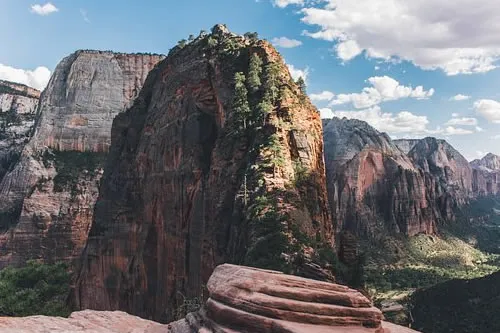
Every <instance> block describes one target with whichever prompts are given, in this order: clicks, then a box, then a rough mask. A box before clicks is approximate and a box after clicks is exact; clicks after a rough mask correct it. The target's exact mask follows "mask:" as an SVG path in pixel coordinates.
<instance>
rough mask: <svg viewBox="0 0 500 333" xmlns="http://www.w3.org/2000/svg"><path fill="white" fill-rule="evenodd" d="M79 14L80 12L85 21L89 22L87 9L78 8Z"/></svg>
mask: <svg viewBox="0 0 500 333" xmlns="http://www.w3.org/2000/svg"><path fill="white" fill-rule="evenodd" d="M80 14H82V18H83V20H84V21H85V22H87V23H90V19H89V16H88V15H87V11H86V10H85V9H82V8H80Z"/></svg>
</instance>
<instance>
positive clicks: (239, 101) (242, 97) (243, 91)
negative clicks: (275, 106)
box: [233, 72, 251, 129]
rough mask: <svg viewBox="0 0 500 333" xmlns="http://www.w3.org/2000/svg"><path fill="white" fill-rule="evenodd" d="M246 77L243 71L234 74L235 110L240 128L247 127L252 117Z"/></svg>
mask: <svg viewBox="0 0 500 333" xmlns="http://www.w3.org/2000/svg"><path fill="white" fill-rule="evenodd" d="M245 82H246V77H245V74H243V73H242V72H238V73H236V74H235V75H234V99H233V111H234V114H235V117H236V120H237V122H238V123H239V125H240V126H241V127H240V128H243V129H246V128H247V125H248V118H249V117H250V112H251V110H250V105H249V104H248V98H247V95H248V90H247V87H246V85H245Z"/></svg>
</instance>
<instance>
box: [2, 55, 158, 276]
mask: <svg viewBox="0 0 500 333" xmlns="http://www.w3.org/2000/svg"><path fill="white" fill-rule="evenodd" d="M162 59H163V56H158V55H147V54H118V53H112V52H99V51H78V52H75V53H74V54H72V55H70V56H68V57H66V58H64V59H63V60H62V61H61V63H60V64H59V65H58V66H57V67H56V69H55V71H54V73H53V75H52V77H51V79H50V81H49V83H48V86H47V88H46V89H45V91H44V92H43V93H42V96H41V99H40V105H39V109H38V113H37V119H36V125H35V128H34V134H33V137H32V138H31V139H30V141H29V142H28V143H27V144H26V146H25V147H24V149H23V151H22V153H21V156H20V158H19V161H18V162H17V163H16V164H15V165H14V166H12V167H11V168H10V171H9V172H8V173H7V174H6V175H5V176H4V177H3V179H2V180H1V183H0V267H2V266H4V265H6V264H12V265H21V264H23V263H24V262H25V261H26V260H27V259H42V260H44V261H47V262H53V261H57V260H71V259H72V258H74V257H75V256H79V255H80V253H81V251H82V249H83V246H84V244H85V241H86V238H87V234H88V230H89V227H90V223H91V221H92V216H93V206H94V203H95V201H96V199H97V195H98V185H99V179H100V177H101V175H102V168H103V164H104V161H105V158H106V155H107V152H108V150H109V145H110V141H111V124H112V120H113V118H114V117H115V116H116V115H117V114H118V113H120V112H122V111H124V110H125V109H126V108H128V107H129V106H130V105H131V104H132V102H133V100H134V98H135V97H136V96H137V95H138V93H139V91H140V89H141V88H142V85H143V83H144V80H145V78H146V76H147V74H148V73H149V71H150V70H151V69H152V68H153V67H154V66H155V65H156V64H157V63H158V62H159V61H160V60H162Z"/></svg>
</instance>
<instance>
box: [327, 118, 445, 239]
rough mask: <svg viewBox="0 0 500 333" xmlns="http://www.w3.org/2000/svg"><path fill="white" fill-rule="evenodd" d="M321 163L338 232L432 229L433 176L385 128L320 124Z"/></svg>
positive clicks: (355, 123)
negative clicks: (398, 144)
mask: <svg viewBox="0 0 500 333" xmlns="http://www.w3.org/2000/svg"><path fill="white" fill-rule="evenodd" d="M323 132H324V142H325V163H326V170H327V182H328V190H329V198H330V206H331V210H332V215H333V219H334V222H335V223H336V231H337V232H341V231H349V232H352V233H353V234H355V235H358V236H370V237H371V236H375V235H377V234H378V233H379V232H381V231H389V232H397V233H404V234H406V235H410V236H411V235H415V234H417V233H421V232H424V233H432V232H434V230H435V228H436V220H437V218H438V217H440V216H441V211H440V209H439V207H438V206H437V205H436V200H437V198H438V197H439V196H440V195H441V193H436V192H434V191H428V189H429V188H430V189H432V188H433V185H434V180H433V178H432V177H430V176H429V175H428V174H426V173H425V172H424V171H423V170H421V169H419V168H418V167H417V166H415V165H414V163H413V162H412V160H411V159H410V158H409V157H408V156H407V155H406V154H405V153H404V152H403V151H401V150H400V149H399V148H398V147H397V146H396V145H394V143H393V142H392V141H391V139H390V138H389V137H388V136H387V134H385V133H380V132H378V131H376V130H375V129H374V128H373V127H371V126H369V125H368V124H367V123H366V122H363V121H360V120H348V119H345V118H344V119H339V118H333V119H332V120H330V121H329V122H327V123H326V126H325V127H324V131H323Z"/></svg>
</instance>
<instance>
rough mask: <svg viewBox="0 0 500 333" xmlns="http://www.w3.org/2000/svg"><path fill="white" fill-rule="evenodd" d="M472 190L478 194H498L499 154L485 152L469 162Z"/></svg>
mask: <svg viewBox="0 0 500 333" xmlns="http://www.w3.org/2000/svg"><path fill="white" fill-rule="evenodd" d="M470 165H471V167H472V177H473V182H472V186H473V191H474V192H475V193H478V194H480V195H498V194H500V156H498V155H495V154H491V153H489V154H487V155H486V156H485V157H483V158H482V159H480V160H479V159H478V160H474V161H472V162H471V163H470Z"/></svg>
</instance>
